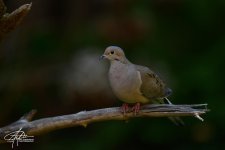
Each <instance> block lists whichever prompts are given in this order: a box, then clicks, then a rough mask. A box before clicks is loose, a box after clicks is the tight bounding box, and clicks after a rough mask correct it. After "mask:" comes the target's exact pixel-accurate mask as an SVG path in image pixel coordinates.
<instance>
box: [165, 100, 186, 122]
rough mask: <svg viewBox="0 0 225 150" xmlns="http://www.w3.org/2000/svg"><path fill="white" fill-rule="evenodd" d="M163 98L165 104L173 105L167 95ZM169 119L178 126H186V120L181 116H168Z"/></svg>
mask: <svg viewBox="0 0 225 150" xmlns="http://www.w3.org/2000/svg"><path fill="white" fill-rule="evenodd" d="M163 100H164V103H165V104H170V105H173V103H171V102H170V100H169V99H168V98H167V97H165V98H163ZM168 119H169V120H170V121H172V122H173V123H174V124H175V125H177V126H184V121H183V120H182V119H181V118H180V117H168Z"/></svg>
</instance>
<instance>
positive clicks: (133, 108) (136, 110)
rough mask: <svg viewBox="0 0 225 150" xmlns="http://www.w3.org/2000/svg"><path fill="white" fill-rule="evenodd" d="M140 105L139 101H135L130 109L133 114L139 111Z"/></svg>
mask: <svg viewBox="0 0 225 150" xmlns="http://www.w3.org/2000/svg"><path fill="white" fill-rule="evenodd" d="M140 107H141V105H140V103H136V104H135V105H134V106H133V107H132V111H133V112H134V114H135V115H136V114H137V113H138V112H139V110H140Z"/></svg>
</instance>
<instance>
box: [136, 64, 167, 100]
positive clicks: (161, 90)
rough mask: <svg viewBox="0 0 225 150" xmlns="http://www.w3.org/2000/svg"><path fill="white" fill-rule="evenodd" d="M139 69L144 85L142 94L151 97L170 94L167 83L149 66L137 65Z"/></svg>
mask: <svg viewBox="0 0 225 150" xmlns="http://www.w3.org/2000/svg"><path fill="white" fill-rule="evenodd" d="M135 67H136V69H137V71H139V72H140V74H141V80H142V85H141V89H140V91H141V92H142V94H143V95H144V96H145V97H147V98H149V99H157V98H163V97H166V96H168V95H169V94H168V92H169V91H168V90H170V89H169V88H167V87H166V85H165V83H164V82H163V81H162V80H161V79H160V78H159V76H158V75H157V74H155V73H154V72H153V71H152V70H150V69H149V68H148V67H144V66H140V65H135Z"/></svg>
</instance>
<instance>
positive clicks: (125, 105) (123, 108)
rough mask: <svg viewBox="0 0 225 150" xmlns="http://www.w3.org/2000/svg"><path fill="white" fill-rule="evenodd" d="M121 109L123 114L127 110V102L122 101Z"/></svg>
mask: <svg viewBox="0 0 225 150" xmlns="http://www.w3.org/2000/svg"><path fill="white" fill-rule="evenodd" d="M121 111H122V113H123V114H124V115H125V114H126V113H127V112H128V111H129V106H128V104H126V103H124V104H123V105H122V106H121Z"/></svg>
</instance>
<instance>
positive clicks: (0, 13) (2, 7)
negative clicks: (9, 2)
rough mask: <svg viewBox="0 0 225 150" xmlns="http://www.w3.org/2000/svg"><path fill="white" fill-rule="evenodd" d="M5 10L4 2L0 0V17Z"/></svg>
mask: <svg viewBox="0 0 225 150" xmlns="http://www.w3.org/2000/svg"><path fill="white" fill-rule="evenodd" d="M5 12H6V7H5V4H4V2H3V0H0V19H1V18H2V16H3V15H4V14H5Z"/></svg>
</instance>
